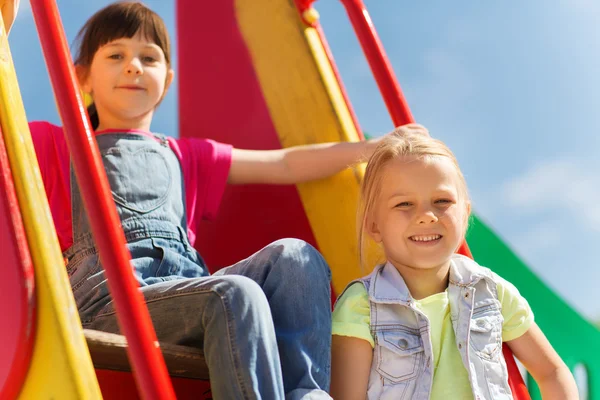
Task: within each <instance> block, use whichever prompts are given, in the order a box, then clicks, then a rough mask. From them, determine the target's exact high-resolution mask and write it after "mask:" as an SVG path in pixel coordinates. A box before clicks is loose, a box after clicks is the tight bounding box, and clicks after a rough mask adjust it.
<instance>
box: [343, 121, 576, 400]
mask: <svg viewBox="0 0 600 400" xmlns="http://www.w3.org/2000/svg"><path fill="white" fill-rule="evenodd" d="M361 194H362V210H361V214H360V223H361V232H360V239H361V247H363V248H364V243H365V242H367V240H372V241H374V242H376V243H378V244H379V245H380V246H381V249H382V250H383V254H384V255H385V262H384V263H382V264H380V265H377V266H376V267H375V268H374V270H373V272H372V273H371V274H369V275H368V276H366V277H364V278H362V279H359V280H357V281H354V282H352V283H350V285H349V286H348V287H347V288H346V290H345V292H344V293H343V294H342V295H341V297H340V298H339V300H338V301H337V304H336V306H335V310H334V313H333V328H332V329H333V343H332V383H331V385H332V386H331V395H332V396H333V398H334V399H336V400H347V399H365V398H368V399H394V400H401V399H414V400H426V399H436V400H441V399H481V400H483V399H494V400H498V399H511V398H512V394H511V390H510V388H509V385H508V374H507V370H506V364H505V361H504V358H503V355H502V342H506V343H507V344H508V345H509V346H510V348H511V350H512V351H513V353H514V354H515V356H516V357H517V358H518V359H519V360H520V361H521V362H522V363H523V364H524V365H525V367H526V368H527V370H528V371H529V373H530V374H531V375H532V376H533V377H534V378H535V380H536V382H537V383H538V385H539V387H540V389H541V392H542V395H543V398H544V399H561V400H565V399H572V400H575V399H577V398H578V395H577V389H576V386H575V382H574V380H573V377H572V375H571V374H570V372H569V370H568V369H567V367H566V366H565V364H564V363H563V362H562V360H561V359H560V357H559V356H558V355H557V354H556V352H555V351H554V349H553V348H552V346H551V345H550V343H549V342H548V341H547V339H546V338H545V336H544V334H543V333H542V331H541V330H540V329H539V328H538V326H537V325H536V323H535V322H534V318H533V313H532V311H531V309H530V307H529V305H528V303H527V301H526V300H525V299H524V298H523V297H522V296H521V295H520V294H519V292H518V290H517V289H516V288H515V287H514V286H513V285H512V284H510V283H509V282H507V281H506V280H504V279H502V278H501V277H500V276H498V275H497V274H495V273H493V272H492V271H490V270H489V269H487V268H484V267H482V266H479V265H478V264H477V263H476V262H474V261H472V260H470V259H469V258H467V257H464V256H461V255H457V254H455V252H456V250H457V248H458V247H459V245H460V244H461V242H462V241H463V240H464V237H465V232H466V229H467V223H468V220H469V215H470V209H471V205H470V200H469V195H468V191H467V186H466V183H465V178H464V176H463V174H462V173H461V171H460V168H459V166H458V163H457V161H456V158H455V157H454V155H453V154H452V152H451V151H450V150H449V149H448V147H446V145H444V143H442V142H440V141H439V140H435V139H432V138H430V137H429V136H428V133H427V131H425V130H424V129H420V128H417V129H407V128H406V127H404V128H400V129H398V130H397V131H396V133H395V134H393V135H388V136H387V137H385V138H384V140H383V141H382V142H381V143H380V144H379V145H378V147H377V148H376V150H375V152H374V154H373V155H372V157H371V159H370V160H369V164H368V166H367V170H366V174H365V178H364V182H363V185H362V192H361Z"/></svg>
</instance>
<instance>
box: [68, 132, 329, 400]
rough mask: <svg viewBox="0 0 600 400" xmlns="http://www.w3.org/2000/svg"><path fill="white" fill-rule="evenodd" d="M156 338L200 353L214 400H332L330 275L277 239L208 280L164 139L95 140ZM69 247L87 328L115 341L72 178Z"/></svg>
mask: <svg viewBox="0 0 600 400" xmlns="http://www.w3.org/2000/svg"><path fill="white" fill-rule="evenodd" d="M97 141H98V146H99V148H100V152H101V154H102V158H103V161H104V166H105V169H106V171H107V176H108V179H109V183H110V186H111V190H112V193H113V198H114V200H115V203H116V205H117V210H118V212H119V216H120V218H121V221H122V225H123V230H124V232H125V236H126V238H127V247H128V249H129V251H130V252H131V256H132V268H133V272H134V274H135V276H136V278H137V280H138V282H139V283H140V291H141V292H142V294H143V296H144V298H145V301H146V304H147V307H148V310H149V312H150V316H151V318H152V321H153V323H154V328H155V330H156V334H157V336H158V339H159V340H160V341H164V342H170V343H175V344H181V345H187V346H194V347H198V348H201V349H203V350H204V352H205V357H206V361H207V364H208V367H209V371H210V379H211V388H212V394H213V397H214V398H215V399H283V398H286V399H329V398H330V397H329V396H328V395H327V393H326V392H327V391H328V390H329V368H330V346H331V343H330V341H331V312H330V284H329V282H330V271H329V268H328V266H327V264H326V263H325V261H324V260H323V258H322V256H321V255H320V254H319V253H318V252H317V251H316V250H315V249H314V248H313V247H311V246H310V245H308V244H307V243H305V242H302V241H300V240H295V239H285V240H280V241H277V242H275V243H272V244H271V245H269V246H267V247H265V248H264V249H262V250H260V251H258V252H257V253H256V254H254V255H252V256H251V257H249V258H247V259H245V260H243V261H240V262H239V263H237V264H235V265H233V266H231V267H227V268H224V269H222V270H220V271H219V272H218V273H216V274H215V275H213V276H208V273H207V269H206V267H205V265H204V262H203V261H202V259H201V257H200V256H199V255H198V253H197V252H196V251H195V250H194V249H193V248H191V246H190V244H189V242H188V239H187V236H186V234H185V230H184V227H185V221H186V217H185V203H184V199H185V193H184V189H183V187H182V186H183V185H182V182H183V179H182V174H181V168H180V166H179V162H178V160H177V158H176V157H175V156H174V154H173V152H172V151H171V150H170V149H169V148H168V143H167V142H166V140H160V141H156V140H154V139H152V138H149V137H145V136H141V135H132V134H104V135H101V136H98V137H97ZM71 190H72V209H73V238H74V243H73V246H72V247H71V248H70V249H68V250H67V251H66V252H65V256H66V257H67V258H68V264H67V269H68V271H69V276H70V279H71V285H72V287H73V293H74V295H75V300H76V303H77V306H78V309H79V312H80V316H81V319H82V323H83V325H84V326H85V327H88V328H92V329H98V330H103V331H108V332H115V333H118V332H119V327H118V324H117V318H116V315H115V311H114V308H113V303H112V301H111V298H110V296H109V292H108V287H107V284H106V279H105V277H104V272H103V270H102V266H101V265H100V261H99V258H98V253H97V250H96V248H95V246H94V243H93V240H92V238H91V234H90V229H89V223H88V221H87V218H86V216H85V213H84V209H83V204H82V201H81V196H80V193H79V189H78V187H77V184H76V183H75V179H74V178H73V179H72V189H71Z"/></svg>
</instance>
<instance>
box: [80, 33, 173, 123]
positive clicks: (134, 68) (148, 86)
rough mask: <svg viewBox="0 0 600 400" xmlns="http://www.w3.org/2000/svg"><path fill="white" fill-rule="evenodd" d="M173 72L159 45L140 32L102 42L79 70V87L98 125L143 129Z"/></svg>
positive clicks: (171, 78) (166, 87)
mask: <svg viewBox="0 0 600 400" xmlns="http://www.w3.org/2000/svg"><path fill="white" fill-rule="evenodd" d="M173 75H174V73H173V71H172V70H171V69H169V67H168V65H167V61H166V59H165V54H164V53H163V51H162V49H161V48H160V47H159V46H158V45H156V44H155V43H153V42H152V41H150V40H148V39H147V38H145V37H143V36H142V35H141V34H140V33H137V34H136V35H134V36H133V37H131V38H120V39H116V40H114V41H111V42H108V43H106V44H104V45H102V46H101V47H100V48H98V51H96V53H95V54H94V57H93V59H92V63H91V65H90V66H89V68H87V70H86V71H83V73H82V74H80V76H83V79H81V86H82V89H83V90H84V92H86V93H89V94H91V96H92V98H93V100H94V104H95V105H96V108H97V110H98V115H99V117H100V126H99V127H98V129H105V128H137V129H145V130H149V128H150V122H151V120H152V115H153V113H154V109H155V108H156V106H157V105H158V104H159V103H160V101H161V100H162V98H163V97H164V95H165V93H166V90H167V89H168V87H169V85H170V84H171V82H172V80H173Z"/></svg>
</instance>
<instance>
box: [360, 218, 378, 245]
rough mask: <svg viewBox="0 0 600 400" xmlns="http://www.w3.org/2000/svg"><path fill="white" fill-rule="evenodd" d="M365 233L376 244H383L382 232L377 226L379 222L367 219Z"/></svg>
mask: <svg viewBox="0 0 600 400" xmlns="http://www.w3.org/2000/svg"><path fill="white" fill-rule="evenodd" d="M364 228H365V231H367V234H368V235H369V236H370V237H371V239H373V240H374V241H375V242H376V243H381V240H382V238H381V232H380V231H379V226H377V222H375V219H374V218H372V217H367V218H366V219H365V227H364Z"/></svg>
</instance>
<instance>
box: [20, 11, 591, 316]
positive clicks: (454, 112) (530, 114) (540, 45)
mask: <svg viewBox="0 0 600 400" xmlns="http://www.w3.org/2000/svg"><path fill="white" fill-rule="evenodd" d="M22 1H24V3H23V4H22V9H21V12H20V14H19V16H18V20H17V23H16V25H15V27H14V28H13V31H12V32H11V38H10V42H11V49H12V53H13V58H14V61H15V64H16V68H17V73H18V76H19V81H20V87H21V93H22V96H23V101H24V103H25V107H26V110H27V116H28V118H29V120H38V119H43V120H50V121H53V122H58V121H59V120H58V116H57V113H56V109H55V105H54V101H53V96H52V92H51V90H50V85H49V82H48V76H47V73H46V70H45V66H44V61H43V57H42V54H41V50H40V48H39V44H38V39H37V33H36V31H35V27H34V24H33V19H32V17H31V12H30V9H29V4H28V2H27V1H26V0H22ZM365 2H366V4H367V7H369V11H370V13H371V17H372V19H373V22H374V24H375V26H376V28H377V30H378V32H379V35H380V37H381V40H382V42H383V44H384V46H385V47H386V51H387V53H388V56H389V58H390V61H391V62H392V65H393V66H394V69H395V71H396V74H397V76H398V78H399V80H400V84H401V86H402V88H403V91H404V94H405V96H406V98H407V99H408V102H409V104H410V106H411V109H412V111H413V114H414V116H415V118H416V119H417V121H419V122H420V123H422V124H424V125H425V126H427V127H428V128H429V129H430V131H431V133H432V135H433V136H435V137H438V138H440V139H442V140H444V141H445V142H447V143H448V144H449V145H450V147H451V148H452V149H453V150H454V152H455V153H456V155H457V157H458V159H459V162H460V163H461V166H462V169H463V172H464V173H465V176H466V178H467V181H468V184H469V187H470V191H471V195H472V198H473V206H474V209H475V211H476V212H477V213H478V214H479V215H480V216H481V217H482V218H483V219H484V220H485V221H487V222H488V223H490V224H491V225H492V226H493V228H494V229H495V230H496V232H498V233H499V234H500V236H501V237H502V238H503V239H504V240H505V241H507V242H508V243H509V244H510V246H511V247H512V248H513V249H514V250H515V251H516V252H517V253H518V254H519V255H520V256H521V258H523V259H524V260H525V261H526V262H527V263H528V264H529V266H530V267H531V268H532V269H533V270H534V271H535V272H536V273H537V274H538V275H539V276H540V277H541V278H542V279H543V280H544V281H545V282H546V283H547V284H548V285H550V286H551V287H552V288H553V289H554V290H555V291H557V292H558V293H559V294H560V295H561V296H562V297H563V298H564V299H566V300H567V301H568V302H569V303H570V304H571V305H572V306H573V307H574V308H575V309H577V310H579V311H580V312H582V314H583V315H584V316H586V317H588V318H589V319H593V320H600V301H599V300H600V295H599V293H600V291H599V290H598V284H599V282H600V269H599V268H598V267H597V264H598V261H597V251H598V248H597V247H596V246H598V244H597V243H596V241H598V240H599V239H600V185H599V184H600V157H599V156H598V153H599V152H600V150H599V149H600V146H599V144H600V135H598V134H597V132H599V131H600V113H598V112H597V109H598V108H599V107H600V91H599V90H598V89H600V75H599V74H598V71H600V51H599V50H600V31H598V25H599V23H600V5H599V4H600V3H597V2H595V1H593V0H557V1H554V2H546V1H543V0H532V1H528V2H520V3H518V4H517V3H504V2H464V3H462V4H460V5H459V3H456V2H448V1H442V0H432V1H427V2H400V1H397V0H377V1H375V0H370V1H369V0H366V1H365ZM108 3H109V1H104V0H102V1H101V0H87V1H81V0H59V1H58V5H59V9H60V10H61V13H62V18H63V23H64V24H65V30H66V33H67V37H68V40H69V41H70V42H71V41H72V40H73V39H74V37H75V35H76V33H77V30H78V29H79V28H80V27H81V26H82V24H83V23H84V22H85V20H86V19H87V18H88V17H89V16H91V14H92V13H93V12H94V11H96V10H97V9H99V8H100V7H102V6H104V5H106V4H108ZM146 4H148V5H149V6H150V7H152V8H153V9H154V10H155V11H157V12H158V13H159V14H160V15H161V16H162V17H163V18H164V19H165V21H166V22H167V24H168V26H169V29H170V31H171V34H172V35H173V37H174V33H175V20H174V4H173V3H172V2H168V1H164V0H154V1H146ZM316 8H317V9H318V10H319V12H320V14H321V22H322V24H323V28H324V30H325V33H326V35H327V40H328V41H329V44H330V46H331V47H332V50H333V53H334V57H335V59H336V62H337V65H338V67H339V69H340V71H341V75H342V79H343V80H344V83H345V86H346V89H347V91H348V93H349V96H350V99H351V101H352V103H353V106H354V108H355V111H356V113H357V115H358V118H359V121H360V124H361V126H362V127H363V129H365V130H366V131H368V132H370V133H374V134H381V133H384V132H386V131H388V130H390V129H391V128H392V123H391V121H390V119H389V117H388V114H387V111H386V108H385V106H384V104H383V102H382V100H381V96H380V95H379V92H378V89H377V87H376V85H375V82H374V80H373V78H372V75H371V73H370V70H369V67H368V65H367V64H366V62H365V60H364V57H363V55H362V52H361V50H360V47H359V45H358V42H357V40H356V38H355V35H354V33H353V31H352V28H351V26H350V25H349V23H348V19H347V16H346V14H345V10H344V8H343V7H342V5H341V3H340V2H339V1H331V0H329V1H323V0H321V1H318V2H317V3H316ZM175 63H176V62H175ZM175 67H176V64H175ZM176 99H177V88H174V90H172V91H171V92H170V93H169V95H168V96H167V98H166V99H165V102H164V103H163V104H162V105H161V107H160V109H159V111H158V113H157V116H156V119H155V122H154V125H153V128H154V129H155V130H156V131H161V132H167V133H170V134H173V135H176V134H177V132H176V131H175V129H176V127H177V104H176ZM596 200H599V202H598V204H596ZM599 247H600V246H599Z"/></svg>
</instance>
